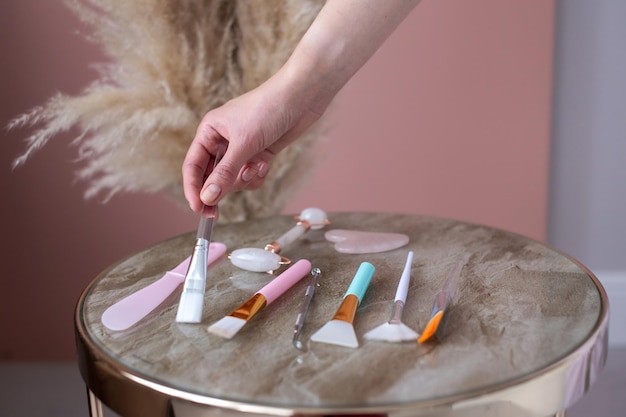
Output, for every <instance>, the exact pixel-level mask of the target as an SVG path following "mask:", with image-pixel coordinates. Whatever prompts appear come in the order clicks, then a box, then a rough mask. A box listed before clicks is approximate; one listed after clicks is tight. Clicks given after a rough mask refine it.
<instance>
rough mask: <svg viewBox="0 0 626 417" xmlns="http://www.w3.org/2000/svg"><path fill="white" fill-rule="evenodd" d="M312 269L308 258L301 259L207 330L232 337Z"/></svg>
mask: <svg viewBox="0 0 626 417" xmlns="http://www.w3.org/2000/svg"><path fill="white" fill-rule="evenodd" d="M310 270H311V262H309V261H308V260H306V259H301V260H299V261H298V262H296V263H295V264H293V265H292V266H291V267H289V269H287V270H285V272H283V273H282V274H280V275H279V276H277V277H276V278H274V279H273V280H272V281H270V283H269V284H267V285H266V286H264V287H263V288H261V289H260V290H259V291H257V292H256V294H254V295H253V296H252V297H251V298H250V299H248V301H246V302H245V303H243V304H242V305H241V306H240V307H239V308H237V309H236V310H233V311H232V312H231V313H230V314H229V315H227V316H225V317H223V318H222V319H220V320H218V321H217V322H215V323H213V324H212V325H211V326H209V328H208V329H207V330H208V331H209V333H213V334H216V335H218V336H221V337H224V338H226V339H231V338H232V337H233V336H235V335H236V334H237V332H239V330H241V328H242V327H243V326H244V325H245V324H246V323H247V322H248V321H250V319H251V318H252V317H254V316H255V315H257V314H258V313H259V312H260V311H261V310H263V309H264V308H265V307H267V306H268V305H270V304H271V303H272V302H274V300H276V299H277V298H278V297H280V296H281V295H282V294H284V293H285V292H286V291H287V290H288V289H289V288H291V287H292V286H293V285H294V284H295V283H296V282H298V281H300V280H301V279H302V278H304V277H305V276H306V275H307V274H308V273H309V271H310Z"/></svg>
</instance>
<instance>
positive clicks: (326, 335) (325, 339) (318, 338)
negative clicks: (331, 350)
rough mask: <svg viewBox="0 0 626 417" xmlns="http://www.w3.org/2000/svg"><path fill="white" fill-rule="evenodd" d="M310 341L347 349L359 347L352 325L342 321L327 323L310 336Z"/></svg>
mask: <svg viewBox="0 0 626 417" xmlns="http://www.w3.org/2000/svg"><path fill="white" fill-rule="evenodd" d="M311 340H312V341H313V342H320V343H329V344H331V345H339V346H345V347H349V348H358V347H359V340H358V339H357V338H356V333H355V332H354V327H353V326H352V323H348V322H346V321H342V320H331V321H329V322H328V323H326V324H325V325H324V326H322V328H321V329H319V330H318V331H316V332H315V333H313V335H311Z"/></svg>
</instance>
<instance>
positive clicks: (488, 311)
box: [79, 213, 603, 408]
mask: <svg viewBox="0 0 626 417" xmlns="http://www.w3.org/2000/svg"><path fill="white" fill-rule="evenodd" d="M329 219H330V221H331V222H332V223H331V225H329V226H327V227H326V228H325V229H322V230H317V231H315V230H312V231H309V232H307V234H306V235H305V236H303V237H302V238H300V239H299V240H297V241H296V242H294V243H293V244H291V245H289V246H288V247H286V248H284V249H283V251H282V253H281V255H283V256H286V257H288V258H291V259H293V260H297V259H301V258H306V259H309V260H310V261H311V262H312V264H313V266H314V267H318V268H320V269H321V270H322V276H321V278H320V280H319V286H318V288H317V290H316V293H315V297H314V299H313V301H312V304H311V308H310V310H309V315H308V317H307V321H306V323H305V327H304V339H303V340H304V341H305V344H306V345H307V350H306V351H305V352H301V351H298V350H296V349H295V348H294V347H293V346H292V332H293V324H294V322H295V319H296V316H297V313H298V310H299V308H300V305H301V303H302V300H303V296H304V289H305V282H299V283H298V284H297V285H296V286H294V287H293V288H292V289H290V290H289V291H288V292H287V293H285V294H284V295H283V296H282V297H281V298H280V299H278V300H277V301H276V302H274V303H273V304H271V305H270V306H268V307H267V308H266V309H265V310H263V311H262V312H261V313H260V314H259V315H257V316H256V317H254V318H253V319H252V320H251V321H250V322H249V323H248V324H247V325H246V326H245V327H244V328H243V329H242V330H241V331H240V332H239V333H238V334H237V335H236V336H235V337H234V338H233V339H231V340H225V339H221V338H219V337H218V336H215V335H212V334H209V333H208V332H207V331H206V328H207V326H208V325H210V324H212V323H213V322H215V321H217V320H219V319H220V318H221V317H223V316H224V315H226V314H228V313H229V312H230V311H232V310H233V309H234V308H236V307H238V306H239V305H240V304H241V303H242V302H244V301H245V300H247V299H248V298H249V297H250V296H251V295H252V294H254V292H256V291H257V290H258V289H260V288H261V287H262V286H263V285H264V284H266V283H267V282H269V280H270V279H271V278H272V276H271V275H269V274H265V273H256V272H247V271H243V270H240V269H237V268H236V267H234V266H233V265H232V264H231V263H230V262H229V261H228V259H223V260H222V261H220V262H219V263H217V264H216V265H214V266H213V267H212V268H211V269H210V271H209V275H208V281H207V287H206V295H205V306H204V315H203V321H202V324H199V325H190V324H177V323H175V322H174V317H175V315H176V308H177V303H178V297H179V294H180V291H178V292H176V293H175V294H174V295H173V296H172V297H171V299H169V300H167V301H166V302H164V303H163V304H162V305H161V306H160V307H159V308H158V309H157V310H156V311H155V312H154V313H153V314H151V315H150V316H149V317H147V318H146V319H144V320H143V321H142V322H140V323H139V324H138V325H137V326H135V327H134V328H131V329H129V330H127V331H123V332H112V331H109V330H108V329H106V328H105V327H104V326H102V324H101V323H100V317H101V315H102V313H103V311H104V310H105V309H106V308H107V307H109V306H110V305H111V304H113V303H114V302H116V301H117V300H119V299H121V298H123V297H125V296H127V295H129V294H130V293H132V292H134V291H137V290H139V289H140V288H143V287H145V286H146V285H148V284H150V283H152V282H154V281H155V280H157V279H158V278H160V277H161V276H162V275H163V274H164V273H165V272H166V271H167V270H169V269H171V268H173V267H174V266H176V265H177V264H178V263H180V261H182V260H183V259H184V258H185V257H187V256H189V255H190V253H191V250H192V247H193V244H194V240H195V235H194V233H190V234H186V235H183V236H179V237H175V238H173V239H171V240H168V241H166V242H162V243H159V244H156V245H155V246H153V247H150V248H147V249H146V250H144V251H142V252H140V253H137V254H135V255H133V256H130V257H129V258H127V259H125V260H123V261H122V262H120V263H119V264H117V265H115V266H113V267H112V268H111V269H109V270H108V271H105V272H104V273H103V274H101V275H100V276H99V277H98V278H97V279H96V281H94V283H93V285H92V286H91V287H90V289H89V291H88V293H87V294H86V296H85V299H84V304H83V305H81V306H79V308H80V309H81V310H80V312H81V315H82V317H83V318H84V321H85V324H86V327H87V329H88V332H89V335H90V337H91V338H92V339H93V340H94V341H95V342H96V343H97V344H98V345H99V346H100V348H101V349H102V351H103V352H104V353H105V354H107V355H109V356H111V357H113V358H115V359H116V360H117V361H118V362H119V363H120V364H121V366H123V367H127V368H128V369H130V370H132V371H133V372H134V373H136V374H137V375H140V376H143V377H145V378H146V379H148V380H151V381H154V382H156V383H158V384H162V385H163V386H167V387H173V388H175V389H180V390H184V391H187V392H191V393H195V394H200V395H202V396H206V397H212V398H220V399H227V400H233V401H238V402H246V403H253V404H264V405H271V406H280V407H283V406H284V407H294V408H297V407H305V408H306V407H320V406H330V407H338V408H341V407H351V406H355V405H358V406H373V407H377V406H385V405H387V404H399V403H413V402H420V401H428V400H432V399H441V398H446V397H451V398H452V397H455V396H458V395H461V396H462V395H466V394H468V393H472V392H479V391H481V390H491V389H495V388H497V387H502V386H505V385H508V384H515V383H516V381H521V380H524V379H526V378H528V377H529V376H533V375H534V374H538V373H541V372H542V370H543V369H545V368H546V367H549V366H551V365H552V364H554V363H556V362H558V361H560V360H562V359H564V358H565V357H567V356H568V355H570V354H571V353H572V352H575V351H576V349H577V348H579V347H580V346H581V344H582V343H583V342H584V341H585V340H586V339H587V338H588V337H589V335H590V334H591V333H592V332H593V331H594V330H595V329H596V328H597V326H598V323H599V321H600V320H601V316H600V315H601V310H602V302H603V301H602V300H603V299H602V291H603V290H602V289H601V288H599V287H598V286H597V285H598V284H597V282H596V281H595V280H594V279H592V277H591V276H590V275H589V274H588V272H587V271H586V270H584V269H583V268H582V267H581V266H579V265H578V264H577V263H576V262H575V261H573V260H572V259H570V258H568V257H567V256H565V255H563V254H561V253H559V252H557V251H555V250H553V249H551V248H548V247H546V246H545V245H543V244H541V243H539V242H536V241H533V240H530V239H527V238H524V237H522V236H519V235H515V234H512V233H508V232H505V231H501V230H497V229H493V228H489V227H483V226H480V225H474V224H468V223H462V222H457V221H453V220H447V219H439V218H433V217H424V216H412V215H401V214H366V213H330V214H329ZM293 224H294V221H293V219H291V218H290V217H286V216H278V217H273V218H269V219H265V220H256V221H249V222H242V223H236V224H230V225H226V226H220V225H219V224H218V226H217V227H216V228H215V231H214V233H213V240H214V241H220V242H224V243H225V244H226V245H227V246H228V248H229V250H234V249H237V248H244V247H263V246H264V245H265V244H266V243H269V242H271V241H273V240H274V239H275V238H276V237H278V236H279V235H281V234H282V233H283V232H285V231H286V230H288V229H289V228H290V227H292V226H293ZM333 228H341V229H352V230H367V231H376V232H394V233H405V234H407V235H408V236H409V238H410V241H409V243H408V244H407V245H406V246H404V247H402V248H400V249H396V250H393V251H390V252H384V253H377V254H366V255H348V254H341V253H338V252H336V251H335V250H334V249H333V245H332V243H330V242H327V241H326V240H325V239H324V233H325V231H327V230H330V229H333ZM408 250H412V251H414V253H415V257H414V261H413V268H412V274H411V283H410V287H409V292H408V297H407V303H406V307H405V311H404V319H403V321H404V322H405V323H406V324H408V325H409V326H411V327H413V328H414V329H415V330H417V331H418V332H419V331H420V330H421V329H422V328H423V326H425V324H426V322H427V321H428V318H429V314H430V310H431V308H432V303H433V296H434V294H435V292H436V290H437V289H438V287H439V286H440V285H441V283H442V281H443V279H444V278H445V276H446V275H447V273H448V272H449V271H450V270H451V269H452V268H454V265H455V263H456V261H457V259H458V258H459V257H461V256H462V255H464V254H470V259H469V262H468V264H467V265H466V267H465V268H464V269H463V272H462V276H461V280H460V284H459V290H458V292H457V295H456V297H455V299H454V301H453V305H452V307H451V308H450V309H449V311H448V312H447V313H446V325H447V327H446V330H445V332H444V333H443V334H441V337H440V339H439V340H435V341H433V342H428V343H426V344H423V345H418V344H417V343H412V342H409V343H401V344H391V343H383V342H373V341H366V340H365V339H364V338H363V334H364V333H365V332H367V331H368V330H370V329H372V328H374V327H376V326H378V325H379V324H381V323H383V322H385V321H387V320H388V319H389V315H390V313H391V308H392V303H393V299H394V296H395V291H396V286H397V283H398V280H399V278H400V275H401V273H402V268H403V267H404V262H405V260H406V254H407V251H408ZM363 261H368V262H371V263H372V264H373V265H374V266H375V267H376V272H375V274H374V277H373V279H372V282H371V284H370V287H369V289H368V291H367V292H366V294H365V297H364V299H363V302H362V303H361V305H360V307H359V309H358V311H357V314H356V318H355V323H354V328H355V331H356V334H357V337H358V338H359V341H360V344H361V345H360V347H359V348H358V349H349V348H343V347H339V346H332V345H325V344H317V343H311V342H310V341H309V336H310V335H311V333H313V332H314V331H315V330H317V329H319V328H320V327H321V326H322V325H323V324H324V323H326V322H327V321H328V320H330V319H331V317H332V316H333V314H334V312H335V310H336V308H337V307H338V306H339V304H340V302H341V299H342V297H343V295H344V293H345V291H346V289H347V287H348V285H349V283H350V281H351V280H352V277H353V276H354V273H355V272H356V270H357V268H358V266H359V264H360V263H361V262H363ZM181 289H182V287H181Z"/></svg>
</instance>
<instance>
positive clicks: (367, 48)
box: [280, 0, 419, 114]
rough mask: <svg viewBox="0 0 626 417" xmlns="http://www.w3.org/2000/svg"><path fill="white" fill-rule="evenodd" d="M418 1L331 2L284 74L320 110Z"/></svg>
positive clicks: (310, 30)
mask: <svg viewBox="0 0 626 417" xmlns="http://www.w3.org/2000/svg"><path fill="white" fill-rule="evenodd" d="M417 3H419V0H382V1H381V0H328V1H327V2H326V4H325V5H324V7H323V8H322V10H321V11H320V13H319V15H318V16H317V18H316V19H315V20H314V22H313V23H312V25H311V27H310V28H309V29H308V31H307V32H306V33H305V35H304V37H303V38H302V40H301V41H300V43H299V44H298V46H297V47H296V49H295V50H294V52H293V54H292V55H291V57H290V58H289V60H288V62H287V63H286V64H285V66H284V67H283V68H282V69H281V71H280V73H281V74H282V75H283V76H284V77H285V78H286V79H288V80H290V82H289V84H290V85H291V87H292V88H294V90H295V91H294V92H297V94H300V95H302V97H299V98H298V100H300V102H302V103H306V104H307V105H308V106H309V109H308V110H310V111H313V112H315V113H318V114H321V113H323V112H324V110H325V108H326V106H327V105H328V104H329V103H330V101H331V100H332V99H333V97H334V96H335V95H336V94H337V93H338V92H339V90H341V88H342V87H343V86H344V85H345V84H346V83H347V82H348V80H350V78H351V77H352V76H353V75H354V74H355V73H356V72H357V71H358V70H359V69H360V68H361V67H362V66H363V65H364V64H365V63H366V62H367V60H368V59H369V58H370V57H371V56H372V55H373V54H374V53H375V52H376V50H378V48H379V47H380V46H381V45H382V43H383V42H384V41H385V40H386V39H387V38H388V37H389V35H390V34H391V33H392V32H393V31H394V29H395V28H396V27H397V26H398V25H399V24H400V23H401V22H402V20H404V18H405V17H406V16H407V15H408V14H409V12H410V11H411V10H412V9H413V8H414V7H415V6H416V5H417Z"/></svg>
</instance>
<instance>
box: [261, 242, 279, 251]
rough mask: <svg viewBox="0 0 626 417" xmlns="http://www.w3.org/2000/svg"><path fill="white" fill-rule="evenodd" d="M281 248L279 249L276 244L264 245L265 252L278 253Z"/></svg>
mask: <svg viewBox="0 0 626 417" xmlns="http://www.w3.org/2000/svg"><path fill="white" fill-rule="evenodd" d="M282 249H283V248H281V247H280V244H279V243H278V242H272V243H268V244H267V245H265V250H266V251H270V252H272V253H280V251H281V250H282Z"/></svg>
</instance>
